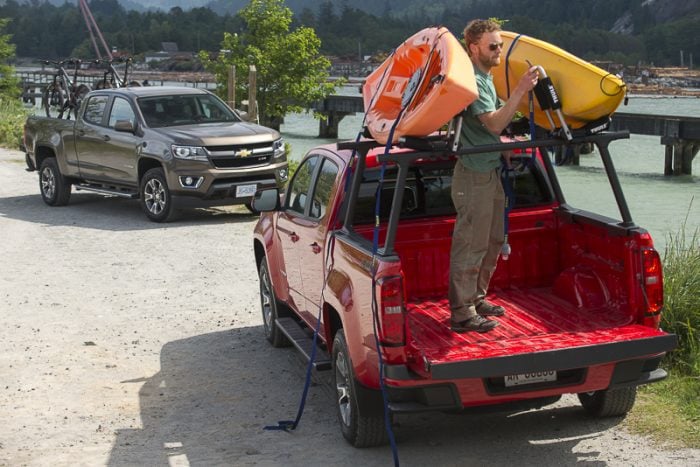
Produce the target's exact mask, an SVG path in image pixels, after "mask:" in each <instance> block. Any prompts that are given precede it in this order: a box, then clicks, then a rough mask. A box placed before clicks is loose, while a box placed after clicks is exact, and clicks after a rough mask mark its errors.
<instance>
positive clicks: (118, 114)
mask: <svg viewBox="0 0 700 467" xmlns="http://www.w3.org/2000/svg"><path fill="white" fill-rule="evenodd" d="M118 120H128V121H130V122H131V124H132V125H135V124H136V116H135V115H134V111H133V109H132V108H131V104H129V101H127V100H126V99H123V98H121V97H116V98H115V99H114V102H113V103H112V111H111V112H110V114H109V123H108V126H109V127H110V128H114V125H115V124H116V123H117V121H118Z"/></svg>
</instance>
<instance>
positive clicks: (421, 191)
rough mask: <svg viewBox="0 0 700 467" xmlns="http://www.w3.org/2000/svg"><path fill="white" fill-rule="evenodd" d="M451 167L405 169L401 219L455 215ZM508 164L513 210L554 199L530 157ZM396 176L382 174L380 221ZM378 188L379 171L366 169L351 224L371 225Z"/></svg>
mask: <svg viewBox="0 0 700 467" xmlns="http://www.w3.org/2000/svg"><path fill="white" fill-rule="evenodd" d="M454 164H455V163H454V162H447V163H446V162H436V163H422V164H416V165H414V166H412V167H411V168H410V169H409V173H408V177H407V178H406V186H405V187H404V195H403V200H402V203H401V214H400V217H401V219H409V218H417V217H434V216H449V215H454V214H455V210H454V205H453V204H452V194H451V187H452V172H453V170H454ZM512 164H513V166H514V170H513V171H511V172H509V177H510V179H511V185H512V187H513V194H514V196H515V204H514V208H516V209H517V208H523V207H532V206H537V205H544V204H548V203H551V202H552V201H553V200H554V195H553V193H552V190H551V187H550V186H549V185H548V183H547V181H546V180H545V178H544V175H543V174H542V172H541V170H543V169H542V168H540V167H539V166H538V165H537V164H536V163H533V162H531V160H530V156H527V157H523V156H521V157H515V158H513V160H512ZM396 176H397V171H396V168H394V167H390V168H388V169H387V170H386V173H385V175H384V181H383V183H382V192H381V194H380V203H379V204H380V206H379V217H380V219H381V220H382V221H386V220H387V219H388V218H389V214H390V212H391V203H392V199H393V196H394V187H395V185H396ZM378 185H379V169H373V170H367V171H366V172H365V174H364V177H363V180H362V185H361V186H360V193H359V195H358V198H357V203H356V206H355V216H354V223H355V224H358V225H359V224H369V223H372V222H374V214H375V210H376V202H377V199H376V197H377V186H378Z"/></svg>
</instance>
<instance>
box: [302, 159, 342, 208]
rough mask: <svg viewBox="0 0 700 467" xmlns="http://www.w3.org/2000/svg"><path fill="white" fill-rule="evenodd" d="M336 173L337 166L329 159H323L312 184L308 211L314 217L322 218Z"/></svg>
mask: <svg viewBox="0 0 700 467" xmlns="http://www.w3.org/2000/svg"><path fill="white" fill-rule="evenodd" d="M337 175H338V166H337V165H336V164H335V163H333V162H332V161H330V160H329V159H324V160H323V165H322V166H321V171H320V172H319V174H318V178H317V180H316V185H315V186H314V194H313V197H312V201H311V210H310V212H309V215H310V216H311V217H313V218H314V219H322V218H323V216H325V215H326V211H327V210H328V205H329V204H330V200H331V193H332V190H333V186H334V185H335V178H336V176H337Z"/></svg>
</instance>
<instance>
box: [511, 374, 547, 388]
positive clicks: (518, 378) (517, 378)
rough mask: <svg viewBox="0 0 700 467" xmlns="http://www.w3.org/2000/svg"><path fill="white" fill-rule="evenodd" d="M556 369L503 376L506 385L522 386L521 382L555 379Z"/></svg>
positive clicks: (531, 382) (542, 381) (539, 381)
mask: <svg viewBox="0 0 700 467" xmlns="http://www.w3.org/2000/svg"><path fill="white" fill-rule="evenodd" d="M556 380H557V372H556V371H535V372H533V373H523V374H521V375H510V376H506V377H505V383H506V387H507V388H510V387H513V386H522V385H523V384H534V383H546V382H548V381H556Z"/></svg>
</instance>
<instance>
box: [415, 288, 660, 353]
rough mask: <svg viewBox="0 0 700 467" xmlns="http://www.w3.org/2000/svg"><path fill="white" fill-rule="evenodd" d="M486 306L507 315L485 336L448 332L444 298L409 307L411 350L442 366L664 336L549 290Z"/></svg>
mask: <svg viewBox="0 0 700 467" xmlns="http://www.w3.org/2000/svg"><path fill="white" fill-rule="evenodd" d="M489 300H490V301H491V302H493V303H495V304H498V305H501V306H503V307H504V308H505V309H506V314H505V315H504V316H502V317H498V318H493V319H495V320H497V321H498V322H499V326H498V327H497V328H496V329H494V330H493V331H491V332H488V333H484V334H480V333H475V332H471V333H463V334H458V333H455V332H453V331H452V330H451V329H450V323H449V320H450V311H449V305H448V302H447V299H446V298H439V297H436V298H435V299H432V300H431V299H427V300H421V301H417V302H413V303H408V304H407V310H408V320H409V328H410V332H411V339H412V342H411V345H412V346H414V347H415V348H418V349H421V353H422V354H423V355H424V356H425V357H426V358H427V359H428V360H429V361H430V362H431V363H432V364H442V363H449V362H455V361H464V360H470V359H483V358H497V357H505V356H513V355H516V354H524V353H534V352H543V351H553V350H558V349H569V348H573V347H584V346H588V345H600V344H606V343H615V342H623V341H628V340H631V339H644V338H647V337H654V336H660V335H664V333H663V332H661V331H658V330H655V329H652V328H649V327H646V326H641V325H639V324H635V323H633V322H632V321H631V319H630V317H629V316H626V315H624V314H621V313H615V312H612V311H610V309H605V308H601V309H598V310H591V309H580V308H577V307H575V306H573V305H572V304H571V303H569V302H568V301H565V300H562V299H559V298H558V297H556V296H555V295H554V294H553V292H552V290H551V288H549V287H544V288H537V289H527V290H523V289H508V290H497V291H495V293H493V294H492V295H490V296H489Z"/></svg>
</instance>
